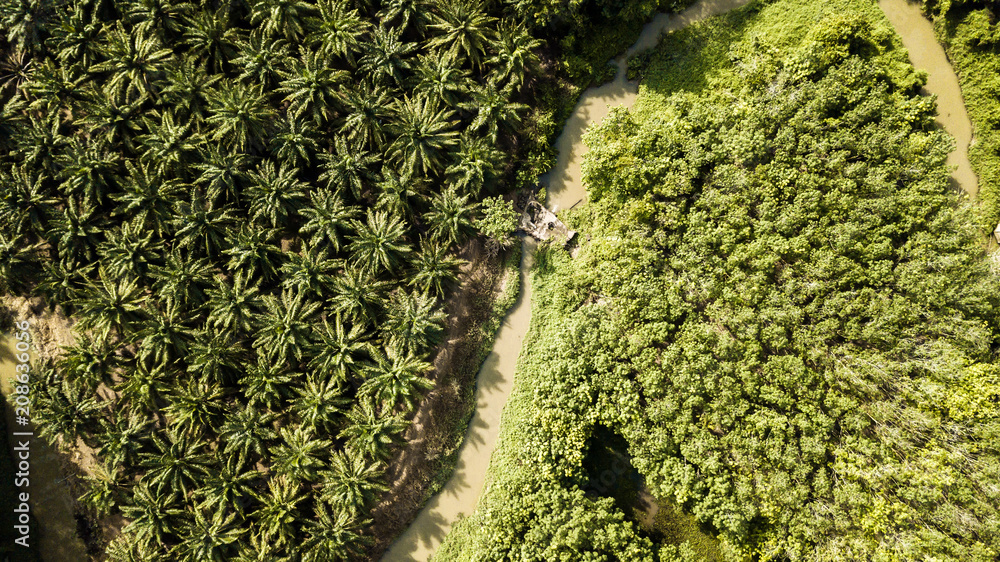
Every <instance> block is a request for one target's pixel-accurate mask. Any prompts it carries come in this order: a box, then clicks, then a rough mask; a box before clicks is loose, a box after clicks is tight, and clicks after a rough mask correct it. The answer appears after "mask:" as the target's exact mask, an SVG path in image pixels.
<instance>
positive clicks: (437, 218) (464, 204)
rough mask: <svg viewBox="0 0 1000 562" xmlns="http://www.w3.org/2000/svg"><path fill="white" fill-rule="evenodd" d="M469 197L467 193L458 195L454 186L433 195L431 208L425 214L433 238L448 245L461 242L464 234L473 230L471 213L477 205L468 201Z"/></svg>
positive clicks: (464, 236)
mask: <svg viewBox="0 0 1000 562" xmlns="http://www.w3.org/2000/svg"><path fill="white" fill-rule="evenodd" d="M469 197H470V196H469V195H468V194H466V195H459V194H458V190H456V189H455V188H454V187H449V188H448V189H446V190H444V191H442V192H440V193H438V194H437V195H436V196H435V197H434V199H433V200H432V202H431V210H430V212H428V213H427V214H426V215H425V216H426V219H427V222H428V223H430V226H431V228H430V234H431V237H432V238H433V239H434V240H436V241H438V242H441V243H442V244H445V245H448V246H450V245H451V244H455V243H462V242H463V241H464V240H465V238H466V236H469V235H470V234H472V233H474V232H475V227H474V224H473V213H474V212H475V210H476V207H477V205H476V204H475V203H469Z"/></svg>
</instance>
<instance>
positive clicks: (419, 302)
mask: <svg viewBox="0 0 1000 562" xmlns="http://www.w3.org/2000/svg"><path fill="white" fill-rule="evenodd" d="M385 316H386V317H385V321H384V322H383V324H382V326H381V328H382V340H383V341H384V342H386V346H387V347H389V348H394V349H398V350H399V351H400V352H401V353H412V354H421V353H423V352H425V351H427V350H428V348H430V347H433V346H434V345H436V344H437V343H438V342H439V340H440V336H441V333H442V331H443V325H444V319H445V313H444V311H443V310H441V309H440V308H438V306H437V305H436V299H435V298H434V297H431V296H430V295H428V294H426V293H407V292H404V291H402V290H398V291H396V292H395V293H393V294H392V297H391V298H390V299H389V302H388V304H387V306H386V314H385Z"/></svg>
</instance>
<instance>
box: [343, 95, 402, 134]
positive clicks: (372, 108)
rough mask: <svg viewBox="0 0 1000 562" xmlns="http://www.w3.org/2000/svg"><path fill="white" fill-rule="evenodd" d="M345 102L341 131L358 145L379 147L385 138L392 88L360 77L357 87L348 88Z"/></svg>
mask: <svg viewBox="0 0 1000 562" xmlns="http://www.w3.org/2000/svg"><path fill="white" fill-rule="evenodd" d="M343 96H344V101H343V103H344V106H345V109H346V110H347V116H346V117H344V122H343V129H342V130H343V132H345V133H346V135H347V139H348V140H350V141H351V142H353V143H354V146H357V147H361V148H364V147H368V148H372V149H376V150H377V149H378V148H379V147H381V146H382V143H383V142H384V141H385V128H386V127H385V124H386V123H388V122H389V120H390V119H391V118H392V110H391V109H390V108H391V102H392V99H393V97H394V95H393V92H392V91H390V90H389V89H387V88H385V87H384V86H381V85H377V84H376V85H372V84H371V83H370V82H368V81H367V80H366V81H363V82H361V84H360V85H359V86H358V87H356V88H347V89H346V92H345V93H344V94H343Z"/></svg>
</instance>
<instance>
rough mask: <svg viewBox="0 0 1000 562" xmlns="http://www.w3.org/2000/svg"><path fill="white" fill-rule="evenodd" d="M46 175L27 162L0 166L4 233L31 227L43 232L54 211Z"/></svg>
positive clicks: (53, 199) (40, 232)
mask: <svg viewBox="0 0 1000 562" xmlns="http://www.w3.org/2000/svg"><path fill="white" fill-rule="evenodd" d="M46 179H47V178H46V176H45V175H44V174H40V173H37V172H35V171H33V170H31V169H29V168H28V167H27V166H16V165H15V166H12V167H11V168H10V169H9V171H8V169H0V225H3V227H4V231H5V232H7V233H14V232H23V231H25V229H28V228H30V229H31V230H32V231H34V232H35V233H37V234H44V232H45V226H46V224H47V223H48V219H49V217H51V216H53V215H54V213H55V208H54V205H55V203H56V198H55V197H53V196H52V192H51V190H50V189H47V188H46V185H45V184H46V183H47V182H46Z"/></svg>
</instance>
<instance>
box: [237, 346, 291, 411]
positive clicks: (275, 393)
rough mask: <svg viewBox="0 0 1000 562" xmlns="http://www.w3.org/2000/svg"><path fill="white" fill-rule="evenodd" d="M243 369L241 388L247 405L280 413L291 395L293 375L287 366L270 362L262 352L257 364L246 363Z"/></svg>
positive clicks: (240, 381) (258, 356) (259, 354)
mask: <svg viewBox="0 0 1000 562" xmlns="http://www.w3.org/2000/svg"><path fill="white" fill-rule="evenodd" d="M243 369H244V373H245V375H244V376H243V378H241V379H240V380H239V386H240V390H241V391H242V392H243V395H244V396H245V397H246V401H247V405H248V406H249V407H251V408H255V407H258V406H260V407H264V408H267V409H269V410H274V411H280V410H281V405H282V402H283V401H284V400H285V399H286V398H288V397H289V396H290V395H291V384H292V375H291V374H290V373H289V372H288V370H287V369H286V368H285V366H284V365H280V364H277V363H275V362H273V361H271V360H269V359H268V358H267V356H266V354H265V352H263V351H262V352H260V353H258V355H257V360H256V363H244V365H243Z"/></svg>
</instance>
